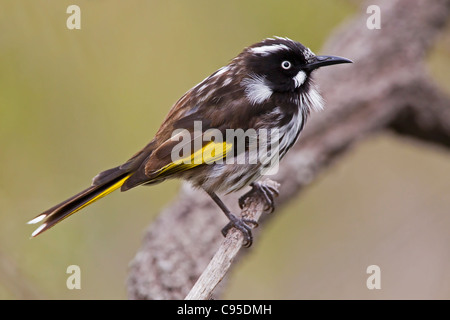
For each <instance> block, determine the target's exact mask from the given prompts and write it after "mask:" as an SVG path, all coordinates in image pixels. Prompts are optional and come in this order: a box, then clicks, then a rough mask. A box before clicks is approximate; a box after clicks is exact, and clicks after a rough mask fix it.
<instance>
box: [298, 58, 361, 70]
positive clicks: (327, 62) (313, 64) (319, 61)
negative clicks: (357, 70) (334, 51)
mask: <svg viewBox="0 0 450 320" xmlns="http://www.w3.org/2000/svg"><path fill="white" fill-rule="evenodd" d="M340 63H353V61H352V60H349V59H346V58H342V57H336V56H315V57H314V58H312V59H311V60H310V61H309V62H308V64H307V65H306V69H308V70H310V71H312V70H315V69H317V68H320V67H324V66H331V65H333V64H340Z"/></svg>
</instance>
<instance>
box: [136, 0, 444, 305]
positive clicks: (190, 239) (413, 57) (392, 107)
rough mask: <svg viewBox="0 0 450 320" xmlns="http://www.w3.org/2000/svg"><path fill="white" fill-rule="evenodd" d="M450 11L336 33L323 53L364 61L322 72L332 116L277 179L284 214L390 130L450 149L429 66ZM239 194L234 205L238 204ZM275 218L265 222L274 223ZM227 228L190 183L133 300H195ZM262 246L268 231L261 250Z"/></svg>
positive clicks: (395, 17) (420, 10) (163, 226)
mask: <svg viewBox="0 0 450 320" xmlns="http://www.w3.org/2000/svg"><path fill="white" fill-rule="evenodd" d="M369 4H377V5H379V6H380V8H381V19H382V20H381V29H380V30H369V29H368V28H367V27H366V20H367V17H368V15H367V14H366V8H367V6H368V5H369ZM449 14H450V1H449V0H434V1H423V0H397V1H393V0H386V1H370V3H366V4H365V5H362V7H361V12H360V13H359V14H358V15H357V16H356V17H355V18H353V19H352V20H351V21H349V22H348V23H346V24H345V25H344V26H342V27H341V28H339V29H338V30H336V32H335V33H334V34H333V35H332V36H331V38H330V39H329V41H328V42H327V43H326V45H325V46H324V48H323V50H322V51H323V52H324V53H327V54H334V55H341V56H344V57H348V58H350V59H352V60H353V61H354V62H355V63H354V64H353V65H352V66H351V67H345V68H344V67H333V68H324V69H323V70H320V71H318V72H317V75H316V81H317V83H318V84H319V87H320V88H321V92H322V94H323V96H324V99H325V101H326V110H325V111H323V112H322V113H320V114H313V115H312V117H311V119H310V121H309V123H308V124H307V125H306V129H305V131H304V132H303V133H302V135H301V137H300V140H299V141H298V142H297V144H296V147H295V148H294V149H293V150H291V151H290V152H289V153H288V155H287V156H286V157H285V159H283V161H282V165H281V166H280V170H279V172H278V173H277V175H275V176H272V177H270V178H271V179H273V180H275V181H278V182H280V183H281V188H280V196H279V197H278V198H277V202H276V204H277V206H278V207H279V206H281V205H282V204H284V203H286V202H287V201H289V199H291V198H293V197H298V196H299V193H300V192H301V191H302V190H303V188H304V187H305V186H307V185H308V184H310V183H311V182H312V181H313V180H314V179H315V178H316V177H317V176H318V174H319V173H321V172H322V171H323V170H324V169H326V168H327V167H328V166H329V165H330V164H331V163H332V162H334V161H336V160H338V159H339V158H340V157H339V156H340V155H342V154H343V153H344V152H345V151H346V150H348V149H349V148H351V147H353V146H355V145H356V144H357V143H359V142H361V141H362V140H364V138H365V137H367V136H368V135H371V134H374V133H376V132H379V131H381V130H391V131H393V132H396V133H398V134H401V135H406V136H409V137H411V138H414V139H418V140H421V141H424V142H427V143H429V142H432V143H434V144H437V145H440V146H442V147H444V148H449V147H450V99H449V98H448V97H447V96H446V95H445V94H443V93H442V92H441V90H440V89H439V88H438V87H437V86H436V85H435V84H434V83H433V81H432V80H431V79H430V77H429V75H428V73H427V69H426V67H425V59H426V56H427V53H428V52H429V50H430V48H431V47H432V45H433V44H434V42H435V39H436V37H437V36H438V35H439V33H440V32H441V30H442V29H443V27H444V25H445V23H446V22H447V20H448V17H449ZM238 196H239V195H231V196H229V197H227V198H225V201H226V203H227V204H236V203H237V198H238ZM236 208H237V206H235V207H234V209H236ZM274 216H276V213H275V214H273V215H270V216H269V215H263V217H262V218H263V221H264V222H265V223H267V220H269V219H267V218H268V217H274ZM225 224H226V220H225V219H224V218H223V217H222V216H221V214H220V212H219V211H218V209H217V208H216V206H215V205H214V203H213V202H212V201H211V200H210V199H209V198H208V197H207V196H206V195H204V194H202V192H201V191H198V190H192V189H190V188H189V187H188V186H186V185H184V186H183V187H182V190H181V191H180V193H179V195H178V196H177V198H176V199H175V200H174V201H173V203H171V204H170V205H169V206H168V207H167V208H166V209H165V210H163V211H162V212H161V214H160V215H159V217H158V218H157V220H156V221H155V222H154V223H153V224H152V225H151V226H150V227H149V228H148V230H147V233H146V235H145V238H144V239H143V243H142V246H141V248H140V249H139V250H138V252H137V254H136V256H135V258H134V259H133V261H132V262H131V265H130V271H129V279H128V293H129V298H131V299H183V298H185V296H186V294H187V293H188V292H189V291H190V289H191V288H192V286H193V284H194V283H195V282H196V280H197V279H198V277H199V276H200V274H201V273H202V272H203V270H204V269H205V267H206V266H207V264H208V262H209V261H210V259H211V257H212V256H213V255H214V253H215V252H216V250H217V249H218V247H219V244H220V242H221V241H222V235H221V234H220V229H221V228H222V227H223V226H224V225H225ZM259 229H263V228H259ZM257 242H258V234H256V239H255V242H254V245H258V243H257ZM247 251H248V250H245V249H242V250H240V254H241V255H243V254H245V253H246V252H247ZM235 262H236V261H235ZM218 291H220V290H218ZM217 293H218V292H217V290H216V294H217Z"/></svg>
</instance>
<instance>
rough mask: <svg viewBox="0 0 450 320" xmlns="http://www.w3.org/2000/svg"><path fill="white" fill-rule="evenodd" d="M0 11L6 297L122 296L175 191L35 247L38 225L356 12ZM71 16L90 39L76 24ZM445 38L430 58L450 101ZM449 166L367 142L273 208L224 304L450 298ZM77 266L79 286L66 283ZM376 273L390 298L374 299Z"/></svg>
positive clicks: (20, 0)
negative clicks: (247, 52)
mask: <svg viewBox="0 0 450 320" xmlns="http://www.w3.org/2000/svg"><path fill="white" fill-rule="evenodd" d="M0 4H1V10H0V30H1V33H0V148H1V149H0V221H1V223H0V298H2V299H124V298H126V287H125V281H126V275H127V266H128V263H129V262H130V260H131V259H132V258H133V256H134V254H135V252H136V250H137V249H138V247H139V246H140V242H141V238H142V236H143V234H144V231H145V228H146V226H147V225H148V224H150V223H151V221H152V219H154V217H155V216H156V215H157V213H158V212H159V210H160V209H161V208H162V207H163V206H164V205H165V204H167V203H168V202H170V200H171V199H172V198H173V197H174V195H175V194H176V192H177V190H178V187H179V182H176V181H172V182H168V183H165V184H163V185H158V186H155V187H153V188H137V189H134V190H133V191H131V192H126V193H119V192H116V193H113V194H111V195H110V196H109V197H108V198H106V199H104V200H102V201H100V202H98V203H96V204H94V205H92V206H91V207H89V208H87V209H85V210H83V211H82V213H79V214H77V215H74V216H73V217H71V218H70V220H67V221H64V222H63V223H62V224H60V225H58V227H57V228H54V229H52V230H51V231H49V232H46V233H45V234H43V235H42V236H40V237H38V238H36V239H32V240H30V239H29V235H30V234H31V232H32V231H33V230H34V228H33V227H32V226H28V225H26V224H25V223H26V221H28V220H29V219H31V218H33V217H34V216H35V215H37V214H39V213H40V212H41V211H43V210H44V209H47V208H49V207H50V206H53V205H54V204H56V203H58V202H60V201H62V200H64V199H66V198H67V197H69V196H71V195H72V194H74V193H76V192H78V191H80V190H81V189H83V188H85V187H87V186H88V185H89V184H90V181H91V178H92V177H93V176H95V175H96V174H97V173H98V172H99V171H102V170H104V169H107V168H110V167H112V166H115V165H118V164H120V163H121V162H122V161H124V160H126V159H128V158H129V157H130V156H131V155H133V154H134V153H135V152H136V151H137V150H138V149H140V148H141V147H142V146H144V145H145V144H146V143H147V142H148V141H149V140H150V139H151V138H152V136H153V134H154V133H155V131H156V130H157V128H158V126H159V124H160V122H161V121H162V119H163V117H164V116H165V114H166V113H167V112H168V110H169V108H170V106H171V105H172V104H173V103H174V102H175V101H176V100H177V99H178V98H179V97H180V96H181V95H182V94H183V93H184V92H185V91H186V90H188V89H189V88H190V87H192V86H193V85H195V84H196V83H198V82H199V81H201V80H202V79H203V78H205V77H206V76H207V75H209V74H210V73H212V72H213V71H215V70H216V69H218V68H219V67H221V66H223V65H224V64H226V63H227V62H228V61H229V60H230V59H231V58H233V57H234V56H235V55H236V54H238V53H239V52H240V51H241V50H242V48H243V47H245V46H247V45H250V44H252V43H254V42H257V41H259V40H261V39H263V38H265V37H269V36H273V35H279V36H287V37H290V38H292V39H296V40H299V41H301V42H302V43H304V44H306V45H307V46H309V47H310V48H311V49H312V50H313V51H316V52H320V48H321V45H322V43H323V41H324V40H325V39H326V38H327V37H328V36H329V35H330V33H331V31H332V30H333V28H334V27H336V26H337V25H339V24H340V23H341V22H342V21H344V20H345V19H346V18H348V17H350V16H351V15H352V14H353V13H355V12H356V11H357V10H358V4H357V2H355V1H350V0H340V1H327V0H316V1H314V2H313V1H308V0H304V1H299V0H296V1H286V0H284V1H261V0H258V1H257V0H251V1H249V0H245V1H235V0H233V1H206V0H203V1H164V2H163V1H143V0H139V1H137V0H133V1H119V0H108V1H101V0H98V1H87V0H77V1H63V0H59V1H47V0H36V1H25V0H15V1H9V0H0ZM71 4H77V5H79V6H80V8H81V30H68V29H67V28H66V19H67V17H68V16H69V15H68V14H67V13H66V8H67V7H68V6H69V5H71ZM449 35H450V29H449V30H448V31H447V32H446V34H445V35H443V36H442V38H441V39H440V41H439V42H438V45H437V46H436V48H435V49H434V50H433V52H432V54H431V55H430V57H429V67H430V68H429V69H430V72H431V73H432V74H433V75H434V77H435V79H436V81H437V82H438V83H440V85H441V86H442V87H443V88H444V89H445V90H447V91H448V92H450V67H449V66H450V63H449V62H450V41H449V39H450V37H449ZM449 156H450V154H449V153H448V152H446V151H444V150H441V149H439V148H435V147H431V146H425V145H422V144H418V143H413V142H411V141H409V140H404V139H400V138H398V137H395V136H391V135H389V134H382V135H378V136H374V137H372V138H370V139H369V141H367V142H365V143H364V144H362V145H361V146H360V147H358V148H356V149H354V150H352V151H351V152H349V153H348V154H347V155H345V157H344V159H342V161H340V162H338V163H337V165H335V166H334V167H332V168H330V169H329V170H328V171H327V172H326V173H325V174H323V175H322V176H321V178H320V179H319V181H317V182H316V183H314V185H313V186H312V187H311V188H308V189H307V190H306V191H305V192H304V193H303V195H302V197H301V198H299V199H298V200H297V201H294V202H292V203H290V204H289V205H288V206H287V207H285V208H284V209H283V210H278V211H277V213H276V214H277V216H278V217H277V218H276V219H274V221H273V223H272V224H270V225H268V226H267V227H264V236H263V237H259V238H258V239H257V240H258V241H257V243H256V245H255V246H254V248H253V249H252V253H251V254H250V255H248V256H247V257H246V259H245V261H242V262H241V264H240V265H239V267H237V268H236V269H234V272H233V275H232V277H231V278H230V280H229V282H228V287H227V289H226V292H225V296H224V297H225V298H230V299H252V298H263V299H271V298H274V299H299V298H307V299H315V298H335V299H341V298H342V299H345V298H361V299H372V298H374V299H375V298H385V299H389V298H404V299H408V298H446V299H448V298H450V250H448V244H449V243H450V235H449V231H448V230H449V226H450V216H449V209H450V197H448V190H449V189H450V161H449V159H450V157H449ZM129 213H130V214H129ZM218 232H219V231H218ZM71 264H76V265H79V266H80V268H81V276H82V278H81V279H82V288H81V290H68V289H67V287H66V279H67V277H68V274H66V268H67V267H68V266H69V265H71ZM371 264H377V265H379V266H380V267H381V271H382V289H381V290H375V291H370V290H368V289H367V288H366V285H365V284H366V278H367V277H368V275H367V274H366V268H367V266H368V265H371Z"/></svg>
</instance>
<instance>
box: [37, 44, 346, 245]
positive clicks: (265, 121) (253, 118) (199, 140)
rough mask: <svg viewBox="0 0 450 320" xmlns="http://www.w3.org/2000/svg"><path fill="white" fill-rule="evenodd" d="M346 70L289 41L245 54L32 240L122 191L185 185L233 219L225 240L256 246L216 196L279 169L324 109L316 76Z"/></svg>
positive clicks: (53, 213)
mask: <svg viewBox="0 0 450 320" xmlns="http://www.w3.org/2000/svg"><path fill="white" fill-rule="evenodd" d="M346 62H350V61H349V60H347V59H344V58H339V57H332V56H315V55H314V54H313V53H312V52H311V51H310V50H309V49H308V48H306V47H304V46H303V45H302V44H300V43H298V42H295V41H293V40H290V39H287V38H270V39H266V40H263V41H261V42H259V43H257V44H254V45H252V46H250V47H248V48H246V49H244V50H243V52H242V53H241V54H239V55H238V56H237V57H236V58H234V59H233V60H232V61H231V62H230V63H229V64H228V65H226V66H225V67H223V68H221V69H219V70H217V71H216V72H214V73H213V74H212V75H210V76H209V77H207V78H206V79H204V80H203V81H202V82H200V83H199V84H198V85H196V86H195V87H193V88H192V89H191V90H189V91H188V92H187V93H186V94H185V95H183V96H182V97H181V98H180V99H179V100H178V101H177V102H176V103H175V104H174V106H173V107H172V108H171V110H170V111H169V113H168V115H167V116H166V118H165V119H164V121H163V122H162V124H161V127H160V128H159V130H158V131H157V133H156V135H155V137H154V138H153V140H152V141H151V142H150V143H148V144H147V145H146V146H145V147H144V148H143V149H142V150H140V151H139V152H137V153H136V154H135V155H134V156H133V157H131V158H130V159H129V160H128V161H126V162H125V163H124V164H122V165H120V166H118V167H115V168H112V169H109V170H106V171H103V172H101V173H99V174H98V175H97V176H96V177H94V179H93V181H92V185H91V186H90V187H89V188H87V189H85V190H84V191H82V192H80V193H79V194H77V195H75V196H73V197H71V198H69V199H67V200H66V201H64V202H62V203H60V204H58V205H56V206H54V207H52V208H51V209H49V210H47V211H45V212H43V213H42V214H40V215H38V216H37V217H36V218H35V219H33V220H31V221H30V223H37V222H42V225H41V226H40V227H39V228H38V229H36V231H35V232H34V233H33V234H32V236H37V235H38V234H40V233H42V232H43V231H45V230H47V229H49V228H50V227H52V226H53V225H55V224H56V223H57V222H59V221H61V220H62V219H64V218H66V217H68V216H69V215H71V214H73V213H75V212H77V211H78V210H80V209H82V208H84V207H85V206H87V205H89V204H91V203H92V202H94V201H96V200H98V199H99V198H101V197H103V196H105V195H107V194H109V193H110V192H112V191H114V190H116V189H118V188H120V189H121V191H126V190H129V189H131V188H134V187H136V186H139V185H143V184H156V183H159V182H162V181H164V180H166V179H172V178H180V179H184V180H188V181H189V182H191V183H192V184H193V185H194V186H195V187H197V188H201V189H204V190H205V191H206V192H207V193H208V194H209V195H210V196H211V198H212V199H213V200H214V201H215V202H216V203H217V204H218V206H219V207H220V208H221V209H222V211H224V213H225V214H226V215H227V217H228V218H229V219H230V223H229V224H228V225H227V226H226V227H225V228H224V230H223V233H224V234H225V233H226V232H227V231H228V229H229V228H230V227H236V228H238V229H239V230H241V231H242V232H243V233H244V235H245V239H246V243H247V245H250V244H251V241H252V237H251V232H250V228H249V226H248V223H247V222H246V221H242V220H239V219H237V218H236V217H235V216H234V215H233V214H232V213H231V212H230V211H229V210H228V209H227V207H226V206H225V204H223V203H222V201H221V200H220V199H219V197H218V196H217V195H216V193H229V192H235V191H238V190H240V189H242V188H243V187H245V186H248V185H250V184H251V183H253V182H255V181H257V180H258V179H259V178H260V177H261V176H262V175H263V174H264V173H265V172H266V171H267V170H268V169H269V167H271V166H273V160H274V159H275V157H278V158H277V159H275V160H277V161H279V160H280V159H281V158H282V157H283V156H284V155H285V153H286V152H287V151H288V150H289V148H290V147H291V146H292V145H293V144H294V143H295V141H296V140H297V138H298V136H299V134H300V132H301V130H302V128H303V126H304V124H305V122H306V118H307V116H308V114H309V113H310V111H311V110H313V109H321V108H322V101H321V98H320V95H319V94H318V91H317V89H316V87H315V85H314V83H313V81H312V80H311V77H310V75H311V72H312V71H313V70H314V69H317V68H318V67H321V66H324V65H331V64H338V63H346ZM199 124H200V125H201V130H200V131H199V130H197V127H198V125H199ZM213 129H214V130H215V131H213ZM230 130H233V132H234V133H235V136H234V137H233V139H231V140H229V139H227V138H226V137H227V134H228V133H229V132H230ZM264 130H265V131H264ZM275 130H276V133H277V135H276V136H275V137H276V138H272V140H273V141H272V142H276V144H277V148H278V149H276V151H277V152H274V153H273V154H270V157H268V158H267V159H265V160H264V161H263V160H261V159H260V158H259V154H258V153H257V152H258V150H259V149H258V148H261V144H262V143H266V144H269V141H266V140H264V139H265V137H263V135H262V134H261V132H275ZM177 132H178V135H176V133H177ZM249 132H250V133H249ZM186 133H189V138H188V139H187V141H185V140H183V144H181V143H180V141H179V139H180V138H182V137H184V136H183V134H186ZM218 133H220V134H221V135H222V137H223V139H222V140H221V141H219V140H217V139H216V138H214V139H213V138H212V136H214V135H215V134H218ZM246 135H247V136H246ZM174 137H175V138H174ZM271 137H272V136H271ZM251 139H254V140H251ZM216 140H217V141H216ZM219 142H220V143H219ZM222 142H223V143H222ZM181 145H182V146H185V147H189V148H188V149H190V152H191V153H190V154H189V155H188V156H187V158H186V155H185V157H184V158H183V157H182V159H184V161H185V162H183V163H182V162H180V161H181V160H179V159H174V150H175V149H176V148H177V147H180V146H181ZM213 147H214V148H217V149H214V152H211V153H210V155H209V156H205V151H206V150H209V149H208V148H213ZM222 147H223V148H222ZM183 150H184V149H183ZM218 150H219V151H218ZM191 155H192V156H191ZM208 157H209V158H208ZM197 158H198V159H200V160H201V161H200V163H196V162H195V161H194V163H186V159H188V160H189V159H190V160H192V159H197ZM254 159H256V160H255V161H253V160H254ZM212 160H214V161H212ZM252 161H253V162H252ZM210 162H211V163H210ZM242 162H243V163H242ZM264 192H270V190H265V191H264ZM267 198H268V199H271V198H272V197H271V195H269V197H267ZM271 205H273V204H271Z"/></svg>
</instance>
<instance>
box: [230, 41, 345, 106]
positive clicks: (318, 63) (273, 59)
mask: <svg viewBox="0 0 450 320" xmlns="http://www.w3.org/2000/svg"><path fill="white" fill-rule="evenodd" d="M238 59H239V60H241V63H242V64H243V66H244V67H245V68H246V73H247V75H248V77H246V78H244V79H243V85H244V86H245V87H246V91H247V93H248V96H249V99H250V100H251V102H252V103H254V104H256V103H261V102H263V101H264V100H265V99H266V98H268V97H270V96H271V95H272V94H273V93H274V92H278V93H301V91H302V90H303V91H307V90H308V89H309V83H310V76H311V73H312V71H314V70H315V69H317V68H319V67H322V66H326V65H332V64H339V63H349V62H351V61H350V60H348V59H345V58H340V57H335V56H316V55H315V54H314V53H313V52H312V51H311V50H310V49H309V48H307V47H305V46H304V45H302V44H301V43H299V42H297V41H293V40H291V39H288V38H268V39H265V40H263V41H261V42H259V43H256V44H254V45H252V46H250V47H248V48H246V49H245V50H244V51H243V52H242V53H241V54H240V55H239V56H238Z"/></svg>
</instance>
